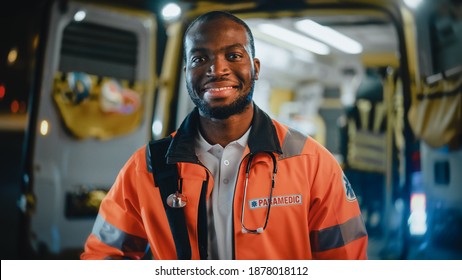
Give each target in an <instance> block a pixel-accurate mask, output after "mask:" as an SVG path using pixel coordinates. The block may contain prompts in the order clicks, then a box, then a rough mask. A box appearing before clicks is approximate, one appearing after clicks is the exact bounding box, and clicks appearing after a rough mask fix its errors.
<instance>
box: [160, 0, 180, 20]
mask: <svg viewBox="0 0 462 280" xmlns="http://www.w3.org/2000/svg"><path fill="white" fill-rule="evenodd" d="M180 16H181V8H180V6H178V4H176V3H169V4H167V5H165V6H164V8H163V9H162V17H163V18H164V20H166V21H173V20H176V19H178V18H180Z"/></svg>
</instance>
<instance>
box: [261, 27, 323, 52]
mask: <svg viewBox="0 0 462 280" xmlns="http://www.w3.org/2000/svg"><path fill="white" fill-rule="evenodd" d="M258 29H259V30H260V31H261V32H263V33H265V34H267V35H269V36H272V37H274V38H276V39H279V40H283V41H286V42H287V43H289V44H292V45H295V46H297V47H300V48H302V49H305V50H308V51H310V52H313V53H316V54H320V55H327V54H329V53H330V49H329V47H328V46H327V45H325V44H323V43H321V42H318V41H316V40H313V39H311V38H308V37H306V36H303V35H301V34H299V33H297V32H293V31H291V30H289V29H286V28H283V27H280V26H277V25H274V24H269V23H264V24H260V25H258Z"/></svg>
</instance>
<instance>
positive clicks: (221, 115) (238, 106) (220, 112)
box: [186, 79, 255, 120]
mask: <svg viewBox="0 0 462 280" xmlns="http://www.w3.org/2000/svg"><path fill="white" fill-rule="evenodd" d="M254 87H255V79H252V85H251V87H250V91H249V92H248V93H247V94H246V95H241V96H239V97H238V98H237V99H236V100H234V102H233V103H231V104H230V105H227V106H222V107H214V108H212V107H210V106H209V105H208V104H207V102H205V101H204V100H202V99H200V98H199V97H198V96H197V95H195V94H194V91H193V89H192V88H191V86H190V85H189V84H186V88H187V89H188V92H189V96H190V97H191V100H192V102H193V103H194V104H195V105H196V106H197V108H198V109H199V111H200V112H201V115H203V116H204V117H207V118H210V119H219V120H225V119H227V118H229V117H231V116H233V115H237V114H240V113H242V112H244V110H245V109H246V108H247V107H248V106H249V104H250V102H251V101H252V97H253V90H254Z"/></svg>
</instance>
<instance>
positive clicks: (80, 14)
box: [74, 11, 87, 21]
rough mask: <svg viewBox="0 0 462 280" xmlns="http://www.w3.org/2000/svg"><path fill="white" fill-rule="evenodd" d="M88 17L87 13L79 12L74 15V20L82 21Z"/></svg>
mask: <svg viewBox="0 0 462 280" xmlns="http://www.w3.org/2000/svg"><path fill="white" fill-rule="evenodd" d="M86 16H87V13H86V12H85V11H78V12H77V13H75V14H74V20H75V21H82V20H84V19H85V17H86Z"/></svg>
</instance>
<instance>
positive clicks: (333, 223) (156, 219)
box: [81, 11, 367, 259]
mask: <svg viewBox="0 0 462 280" xmlns="http://www.w3.org/2000/svg"><path fill="white" fill-rule="evenodd" d="M184 56H185V68H184V71H185V74H186V84H187V88H188V92H189V95H190V97H191V99H192V100H193V102H194V104H195V105H196V108H195V109H194V110H193V111H192V112H191V113H190V114H189V115H188V116H187V117H186V119H185V120H184V121H183V123H182V124H181V126H180V127H179V129H178V130H177V131H176V132H174V133H172V135H170V136H169V137H167V138H165V139H161V140H158V141H154V142H151V143H149V145H147V146H146V147H143V148H141V149H139V150H138V151H137V152H136V153H135V154H134V155H133V156H132V157H131V158H130V159H129V160H128V162H127V163H126V165H125V166H124V167H123V169H122V170H121V171H120V173H119V176H118V177H117V179H116V181H115V183H114V185H113V187H112V188H111V190H110V192H109V193H108V195H107V197H106V198H105V199H104V200H103V202H102V204H101V207H100V212H99V215H98V217H97V219H96V222H95V225H94V228H93V231H92V233H91V234H90V236H89V237H88V240H87V243H86V246H85V252H84V253H83V254H82V256H81V257H82V259H104V258H109V259H124V258H133V259H140V258H143V257H144V256H145V254H146V252H148V249H150V252H151V254H152V257H153V258H154V259H365V258H366V249H367V233H366V231H365V227H364V223H363V220H362V218H361V213H360V211H359V207H358V203H357V201H356V196H355V195H354V192H353V189H352V188H351V186H350V184H349V182H348V179H347V178H346V177H345V176H344V174H343V172H342V169H341V168H340V167H339V165H338V164H337V162H336V160H335V159H334V157H333V156H332V155H331V154H330V153H329V152H328V151H327V150H326V149H324V148H323V147H322V146H320V145H319V144H318V143H316V142H315V141H314V140H313V139H312V138H310V137H308V136H306V135H303V134H301V133H299V132H297V131H296V130H293V129H291V128H289V127H287V126H285V125H283V124H280V123H278V122H277V121H275V120H272V119H271V118H270V117H269V116H268V115H267V114H266V113H264V112H263V111H262V110H261V109H259V108H258V106H256V105H255V104H254V103H253V101H252V95H253V88H254V84H255V81H256V80H257V79H258V73H259V70H260V61H259V60H258V59H257V58H255V49H254V43H253V36H252V33H251V31H250V29H249V27H248V26H247V25H246V24H245V23H244V22H243V21H242V20H241V19H239V18H237V17H235V16H234V15H232V14H229V13H226V12H220V11H215V12H210V13H207V14H204V15H202V16H200V17H199V18H198V19H196V20H195V21H194V22H192V23H191V25H190V26H189V28H188V29H187V31H186V33H185V38H184Z"/></svg>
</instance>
